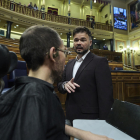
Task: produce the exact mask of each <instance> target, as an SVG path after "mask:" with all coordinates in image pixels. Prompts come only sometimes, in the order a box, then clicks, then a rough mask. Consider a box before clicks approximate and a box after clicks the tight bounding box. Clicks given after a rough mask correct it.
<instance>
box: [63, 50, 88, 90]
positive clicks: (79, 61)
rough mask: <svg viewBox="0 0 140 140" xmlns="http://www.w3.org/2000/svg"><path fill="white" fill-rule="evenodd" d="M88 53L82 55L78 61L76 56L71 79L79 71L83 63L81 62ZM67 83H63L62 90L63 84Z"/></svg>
mask: <svg viewBox="0 0 140 140" xmlns="http://www.w3.org/2000/svg"><path fill="white" fill-rule="evenodd" d="M89 52H90V50H89V51H88V52H87V53H86V54H85V55H83V56H82V57H81V58H80V59H79V60H78V56H76V60H77V61H76V62H75V64H74V67H73V74H72V75H73V78H75V75H76V73H77V70H78V69H79V67H80V65H81V64H82V62H83V60H84V59H85V58H86V56H87V54H88V53H89ZM67 82H69V81H65V82H63V84H62V88H63V89H64V90H65V86H64V85H65V84H66V83H67Z"/></svg>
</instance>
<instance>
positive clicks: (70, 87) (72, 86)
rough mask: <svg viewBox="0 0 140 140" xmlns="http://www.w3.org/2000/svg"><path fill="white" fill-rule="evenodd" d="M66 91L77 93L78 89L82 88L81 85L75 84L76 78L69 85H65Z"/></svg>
mask: <svg viewBox="0 0 140 140" xmlns="http://www.w3.org/2000/svg"><path fill="white" fill-rule="evenodd" d="M64 87H65V90H66V91H67V92H68V93H71V92H75V89H76V87H80V85H78V84H76V83H74V78H72V79H71V80H70V81H69V82H68V83H66V84H65V85H64Z"/></svg>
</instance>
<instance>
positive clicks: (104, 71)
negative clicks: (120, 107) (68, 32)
mask: <svg viewBox="0 0 140 140" xmlns="http://www.w3.org/2000/svg"><path fill="white" fill-rule="evenodd" d="M73 39H74V49H75V51H76V53H77V57H76V59H73V60H70V61H69V62H68V63H67V65H66V67H65V70H64V72H63V78H62V81H61V82H59V83H58V90H59V91H60V93H62V94H65V93H67V98H66V118H67V119H69V120H70V121H71V122H72V121H73V120H74V119H102V120H104V119H106V118H107V116H108V114H109V112H110V109H111V107H112V104H113V101H114V100H113V90H112V89H113V88H112V79H111V73H110V70H109V66H108V62H107V60H106V58H103V57H100V56H97V55H95V54H93V53H91V52H90V50H89V49H90V46H91V44H92V38H91V32H90V31H89V29H88V28H86V27H77V28H76V29H75V30H74V31H73Z"/></svg>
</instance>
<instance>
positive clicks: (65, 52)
mask: <svg viewBox="0 0 140 140" xmlns="http://www.w3.org/2000/svg"><path fill="white" fill-rule="evenodd" d="M56 50H58V51H61V52H63V53H64V54H65V56H66V57H67V55H69V54H71V52H70V51H68V50H62V49H59V48H57V49H56ZM46 54H47V55H48V54H49V53H48V52H47V53H46Z"/></svg>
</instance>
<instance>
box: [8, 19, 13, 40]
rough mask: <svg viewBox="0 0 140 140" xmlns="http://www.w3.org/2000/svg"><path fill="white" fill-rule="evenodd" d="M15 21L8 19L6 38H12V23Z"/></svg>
mask: <svg viewBox="0 0 140 140" xmlns="http://www.w3.org/2000/svg"><path fill="white" fill-rule="evenodd" d="M12 23H13V22H11V21H7V32H6V38H10V34H11V25H12Z"/></svg>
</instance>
